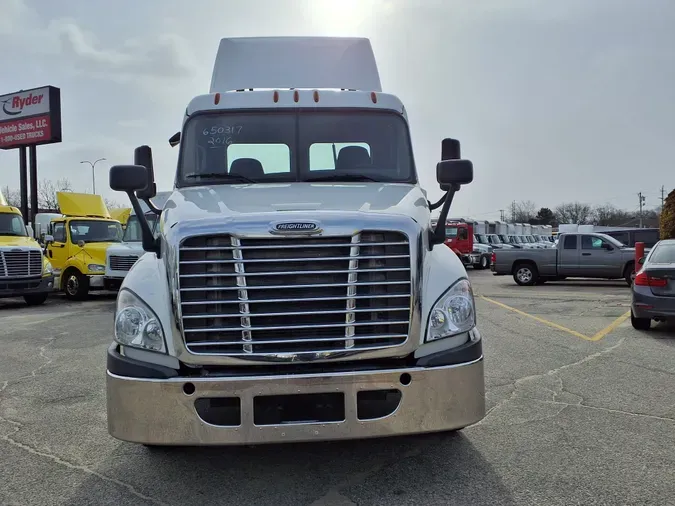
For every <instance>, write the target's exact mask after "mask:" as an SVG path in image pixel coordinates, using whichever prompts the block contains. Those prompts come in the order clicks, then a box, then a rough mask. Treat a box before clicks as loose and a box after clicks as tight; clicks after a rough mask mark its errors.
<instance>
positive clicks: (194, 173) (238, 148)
mask: <svg viewBox="0 0 675 506" xmlns="http://www.w3.org/2000/svg"><path fill="white" fill-rule="evenodd" d="M322 180H326V181H380V182H398V183H415V182H417V178H416V175H415V167H414V162H413V156H412V149H411V144H410V135H409V132H408V127H407V124H406V122H405V121H404V119H403V118H402V117H401V116H400V115H399V114H396V113H393V112H380V111H372V110H371V111H358V110H357V111H349V112H345V111H318V112H317V111H303V112H297V113H296V112H293V113H290V112H278V111H275V112H269V111H268V112H245V113H241V112H229V113H217V114H200V115H197V116H194V117H193V118H191V119H190V120H188V122H187V123H186V126H185V128H184V131H183V135H182V136H181V153H180V156H179V164H178V177H177V178H176V185H177V186H179V187H184V186H195V185H204V184H241V183H268V182H293V181H322Z"/></svg>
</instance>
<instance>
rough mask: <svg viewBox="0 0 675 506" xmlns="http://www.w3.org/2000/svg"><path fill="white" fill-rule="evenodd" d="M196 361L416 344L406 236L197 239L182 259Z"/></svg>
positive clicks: (188, 336) (187, 331)
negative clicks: (200, 357)
mask: <svg viewBox="0 0 675 506" xmlns="http://www.w3.org/2000/svg"><path fill="white" fill-rule="evenodd" d="M179 289H180V307H181V312H182V317H183V318H182V321H183V335H184V338H185V344H186V347H187V349H188V350H189V351H190V352H191V353H198V354H218V355H230V356H241V355H244V356H250V355H268V354H282V353H283V354H292V353H321V352H327V351H338V350H359V351H360V350H374V349H382V348H388V347H393V346H399V345H401V344H403V343H405V341H406V340H407V337H408V331H409V323H410V314H411V307H412V301H411V272H410V246H409V242H408V239H407V237H406V236H405V235H404V234H402V233H399V232H388V231H387V232H380V231H363V232H360V233H358V234H355V235H353V236H346V237H345V236H339V237H315V238H308V237H300V238H269V239H247V238H241V239H240V238H237V237H234V236H229V235H219V236H203V237H190V238H188V239H186V240H185V241H183V243H182V244H181V246H180V250H179Z"/></svg>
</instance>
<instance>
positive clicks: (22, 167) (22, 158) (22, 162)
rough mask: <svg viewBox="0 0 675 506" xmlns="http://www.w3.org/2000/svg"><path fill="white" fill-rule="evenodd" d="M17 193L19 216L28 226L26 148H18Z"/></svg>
mask: <svg viewBox="0 0 675 506" xmlns="http://www.w3.org/2000/svg"><path fill="white" fill-rule="evenodd" d="M19 193H20V194H21V214H22V215H23V222H24V224H26V225H28V167H27V163H26V146H21V147H20V148H19Z"/></svg>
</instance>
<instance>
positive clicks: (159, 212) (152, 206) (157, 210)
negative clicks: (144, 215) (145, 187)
mask: <svg viewBox="0 0 675 506" xmlns="http://www.w3.org/2000/svg"><path fill="white" fill-rule="evenodd" d="M143 202H145V204H146V205H147V206H148V207H149V208H150V211H152V212H153V213H154V214H156V215H157V216H159V215H160V214H162V210H161V209H159V208H158V207H155V204H153V203H152V201H151V200H150V199H143Z"/></svg>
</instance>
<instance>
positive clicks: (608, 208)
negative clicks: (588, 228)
mask: <svg viewBox="0 0 675 506" xmlns="http://www.w3.org/2000/svg"><path fill="white" fill-rule="evenodd" d="M632 218H633V215H632V214H631V213H628V212H626V211H624V210H623V209H618V208H616V207H614V206H613V205H612V204H605V205H602V206H596V207H595V208H594V209H593V213H592V215H591V220H590V221H591V222H592V223H593V225H604V226H610V227H611V226H619V225H621V224H622V223H626V222H627V221H630V220H631V219H632Z"/></svg>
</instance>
